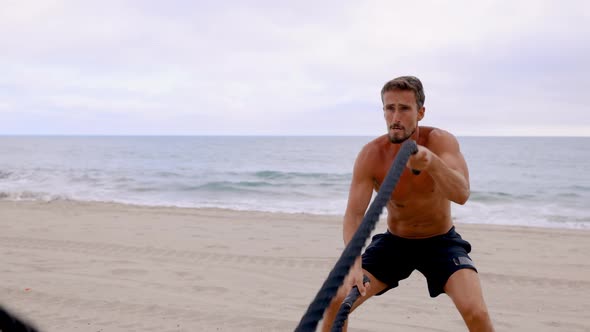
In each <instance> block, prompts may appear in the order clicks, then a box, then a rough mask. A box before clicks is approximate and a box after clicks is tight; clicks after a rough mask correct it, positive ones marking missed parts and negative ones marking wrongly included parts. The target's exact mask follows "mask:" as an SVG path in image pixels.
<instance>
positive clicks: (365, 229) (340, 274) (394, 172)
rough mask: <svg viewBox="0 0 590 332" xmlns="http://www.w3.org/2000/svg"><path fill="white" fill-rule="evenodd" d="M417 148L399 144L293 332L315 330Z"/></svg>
mask: <svg viewBox="0 0 590 332" xmlns="http://www.w3.org/2000/svg"><path fill="white" fill-rule="evenodd" d="M417 150H418V147H417V146H416V143H415V142H414V141H413V140H406V141H405V142H404V143H403V144H402V146H401V148H400V150H399V152H398V154H397V156H396V157H395V160H394V161H393V164H392V165H391V168H390V169H389V172H388V173H387V176H386V177H385V180H383V183H382V184H381V188H379V193H377V197H375V199H374V200H373V202H372V203H371V205H370V206H369V209H368V210H367V213H366V214H365V217H364V218H363V221H362V223H361V225H360V226H359V228H358V229H357V231H356V233H355V234H354V236H353V237H352V239H351V240H350V242H349V243H348V245H347V246H346V248H344V251H343V252H342V255H340V258H339V259H338V261H337V262H336V264H335V265H334V268H333V269H332V271H330V274H329V275H328V278H327V279H326V281H324V284H323V285H322V287H321V288H320V290H319V291H318V293H317V295H316V297H315V298H314V300H313V301H312V302H311V304H310V305H309V307H308V308H307V311H306V312H305V314H304V315H303V317H302V318H301V321H300V322H299V325H297V328H296V329H295V331H296V332H307V331H315V329H316V327H317V324H318V322H319V321H320V320H321V319H322V316H323V315H324V311H325V310H326V308H327V307H328V306H329V305H330V301H331V300H332V298H333V297H334V295H336V292H337V291H338V288H339V287H340V285H342V282H343V281H344V278H345V277H346V275H347V274H348V271H349V270H350V267H351V266H352V265H353V264H354V261H355V260H356V258H357V257H358V256H359V255H360V254H361V251H362V249H363V247H364V246H365V243H366V242H367V239H368V238H369V236H371V232H372V231H373V229H375V225H376V224H377V222H378V221H379V216H380V215H381V212H382V211H383V208H384V207H385V205H386V204H387V202H388V201H389V199H390V198H391V193H392V192H393V190H394V188H395V186H396V185H397V182H398V181H399V178H400V176H401V175H402V172H403V171H404V169H405V167H406V163H407V162H408V159H409V158H410V155H412V154H414V153H416V151H417Z"/></svg>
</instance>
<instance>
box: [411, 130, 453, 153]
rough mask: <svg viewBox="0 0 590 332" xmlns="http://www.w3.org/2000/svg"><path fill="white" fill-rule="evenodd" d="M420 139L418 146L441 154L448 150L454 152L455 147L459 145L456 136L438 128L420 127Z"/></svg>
mask: <svg viewBox="0 0 590 332" xmlns="http://www.w3.org/2000/svg"><path fill="white" fill-rule="evenodd" d="M420 137H421V139H420V142H418V144H420V145H423V146H426V147H427V148H429V149H431V150H437V151H439V152H442V151H445V150H448V149H452V150H454V149H455V146H458V144H459V143H458V141H457V138H456V137H455V135H453V134H451V133H450V132H449V131H447V130H444V129H441V128H436V127H420Z"/></svg>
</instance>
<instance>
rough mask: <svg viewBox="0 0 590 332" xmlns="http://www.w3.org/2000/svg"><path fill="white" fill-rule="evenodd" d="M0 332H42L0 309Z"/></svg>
mask: <svg viewBox="0 0 590 332" xmlns="http://www.w3.org/2000/svg"><path fill="white" fill-rule="evenodd" d="M0 332H40V331H39V330H37V329H36V328H34V327H32V326H30V325H29V324H27V323H25V322H23V321H22V320H20V319H18V318H17V317H15V316H14V315H13V314H11V313H9V312H8V311H6V309H4V308H2V307H0Z"/></svg>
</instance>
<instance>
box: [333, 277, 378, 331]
mask: <svg viewBox="0 0 590 332" xmlns="http://www.w3.org/2000/svg"><path fill="white" fill-rule="evenodd" d="M368 282H371V280H370V279H369V277H367V276H366V275H364V276H363V284H366V283H368ZM360 295H361V292H359V289H358V287H356V286H354V287H352V289H351V290H350V293H348V295H347V296H346V298H344V301H342V304H341V305H340V309H338V313H337V314H336V318H334V324H332V329H330V332H340V331H342V329H343V328H344V323H346V320H347V319H348V314H350V310H351V309H352V306H353V305H354V302H356V300H357V299H358V298H359V296H360Z"/></svg>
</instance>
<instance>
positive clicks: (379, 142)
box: [361, 135, 390, 155]
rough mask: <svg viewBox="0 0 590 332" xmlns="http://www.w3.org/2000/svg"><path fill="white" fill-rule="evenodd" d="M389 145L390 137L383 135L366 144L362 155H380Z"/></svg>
mask: <svg viewBox="0 0 590 332" xmlns="http://www.w3.org/2000/svg"><path fill="white" fill-rule="evenodd" d="M389 144H390V141H389V137H388V136H387V135H382V136H379V137H377V138H375V139H373V140H372V141H370V142H369V143H367V144H365V146H364V147H363V149H362V150H361V153H368V154H371V155H374V154H380V153H381V151H383V150H384V149H385V148H386V147H387V146H389Z"/></svg>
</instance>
